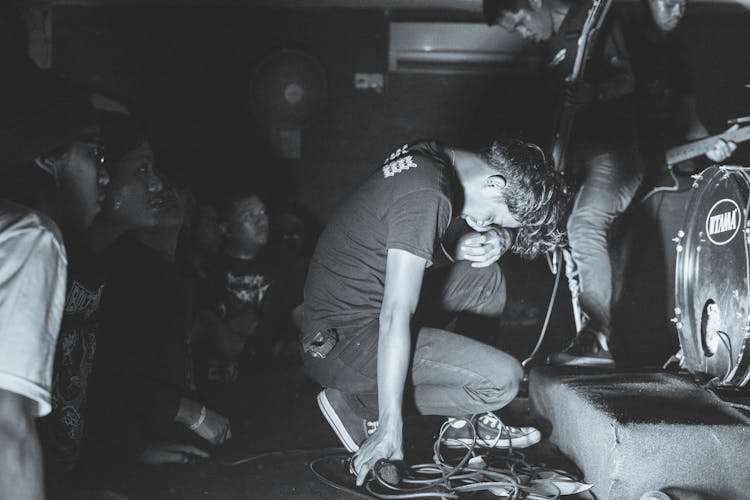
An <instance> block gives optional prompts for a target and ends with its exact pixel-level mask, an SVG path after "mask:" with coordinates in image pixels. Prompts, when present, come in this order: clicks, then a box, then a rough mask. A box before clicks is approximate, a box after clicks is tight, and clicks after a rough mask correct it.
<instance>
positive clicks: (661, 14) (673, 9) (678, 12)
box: [648, 0, 687, 33]
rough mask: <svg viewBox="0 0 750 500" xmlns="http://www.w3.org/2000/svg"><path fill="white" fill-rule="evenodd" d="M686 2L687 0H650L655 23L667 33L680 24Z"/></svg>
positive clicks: (649, 3) (649, 4)
mask: <svg viewBox="0 0 750 500" xmlns="http://www.w3.org/2000/svg"><path fill="white" fill-rule="evenodd" d="M686 4H687V1H686V0H648V6H649V9H650V10H651V16H652V17H653V19H654V24H656V26H657V27H658V28H659V29H660V30H661V31H663V32H665V33H669V32H670V31H672V30H674V29H675V28H676V27H677V25H678V24H680V20H681V19H682V16H683V14H685V7H686Z"/></svg>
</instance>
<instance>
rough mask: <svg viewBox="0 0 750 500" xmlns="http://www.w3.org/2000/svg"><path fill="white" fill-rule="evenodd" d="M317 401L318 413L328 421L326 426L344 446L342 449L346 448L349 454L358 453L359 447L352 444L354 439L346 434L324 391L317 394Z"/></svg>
mask: <svg viewBox="0 0 750 500" xmlns="http://www.w3.org/2000/svg"><path fill="white" fill-rule="evenodd" d="M317 399H318V407H319V408H320V411H321V412H322V413H323V416H324V417H325V418H326V420H327V421H328V425H330V426H331V428H332V429H333V432H335V433H336V436H338V438H339V440H340V441H341V444H343V445H344V448H346V450H347V451H348V452H349V453H354V452H355V451H358V450H359V445H358V444H357V443H355V442H354V439H352V436H351V435H350V434H349V432H347V430H346V427H345V426H344V423H343V422H342V421H341V419H340V418H339V416H338V414H337V413H336V410H334V409H333V406H332V405H331V402H330V401H328V396H326V391H325V389H324V390H322V391H320V392H319V393H318V398H317Z"/></svg>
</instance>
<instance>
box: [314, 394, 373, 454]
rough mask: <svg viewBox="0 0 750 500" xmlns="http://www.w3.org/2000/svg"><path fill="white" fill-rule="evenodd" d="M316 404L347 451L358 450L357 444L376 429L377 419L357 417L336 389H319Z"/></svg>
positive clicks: (362, 441)
mask: <svg viewBox="0 0 750 500" xmlns="http://www.w3.org/2000/svg"><path fill="white" fill-rule="evenodd" d="M318 406H319V407H320V411H321V412H323V416H324V417H325V418H326V420H328V424H329V425H330V426H331V428H332V429H333V432H335V433H336V435H337V436H338V438H339V440H340V441H341V444H343V445H344V448H346V450H347V451H348V452H349V453H354V452H355V451H357V450H359V445H361V444H362V443H364V441H365V440H366V439H367V438H368V437H370V436H371V435H372V434H373V433H374V432H375V431H376V430H377V429H378V421H377V420H375V421H371V420H366V419H364V418H361V417H358V416H357V414H356V413H354V410H352V408H351V407H350V406H349V405H348V404H347V403H346V401H345V400H344V394H343V393H342V392H341V391H339V390H338V389H331V388H328V389H323V390H322V391H320V392H319V393H318Z"/></svg>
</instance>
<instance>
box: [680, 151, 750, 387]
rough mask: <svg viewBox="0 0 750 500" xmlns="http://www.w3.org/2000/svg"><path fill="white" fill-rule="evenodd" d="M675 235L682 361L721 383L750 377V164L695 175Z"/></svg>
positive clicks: (733, 384) (744, 382) (734, 384)
mask: <svg viewBox="0 0 750 500" xmlns="http://www.w3.org/2000/svg"><path fill="white" fill-rule="evenodd" d="M693 179H694V182H693V189H692V192H691V197H690V201H689V203H688V206H687V212H686V215H685V219H684V222H683V225H682V229H681V230H680V231H679V232H678V233H677V238H675V240H674V241H675V242H676V243H677V248H676V254H677V263H676V270H675V305H676V307H675V318H674V319H673V321H674V323H675V325H676V327H677V332H678V335H679V338H680V345H681V347H682V354H683V360H682V363H683V366H685V367H686V368H687V369H688V370H690V371H691V372H692V373H694V374H696V375H700V376H706V377H709V378H711V379H714V380H715V381H716V382H718V384H717V385H720V386H730V387H735V388H740V387H744V386H745V385H747V384H748V380H750V369H749V367H750V333H748V332H750V324H749V323H748V322H749V321H750V274H749V273H750V265H749V262H750V261H749V260H748V258H749V253H748V238H749V237H750V229H748V228H749V227H750V224H749V223H748V208H749V206H748V203H749V202H750V195H749V193H750V168H743V167H728V166H722V167H717V166H715V167H710V168H708V169H706V170H704V171H703V172H702V173H700V174H698V175H695V176H693Z"/></svg>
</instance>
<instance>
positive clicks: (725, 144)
mask: <svg viewBox="0 0 750 500" xmlns="http://www.w3.org/2000/svg"><path fill="white" fill-rule="evenodd" d="M739 127H740V126H739V125H733V126H732V127H730V128H729V129H727V131H726V132H724V133H727V132H734V131H735V130H737V129H738V128H739ZM735 149H737V143H735V142H732V141H725V140H724V139H719V140H718V141H716V144H714V147H713V148H711V150H710V151H708V152H707V153H706V158H708V159H709V160H711V161H712V162H714V163H721V162H723V161H724V160H726V159H727V158H729V157H730V156H732V153H734V150H735Z"/></svg>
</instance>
